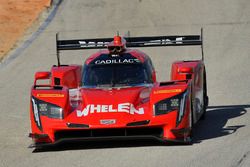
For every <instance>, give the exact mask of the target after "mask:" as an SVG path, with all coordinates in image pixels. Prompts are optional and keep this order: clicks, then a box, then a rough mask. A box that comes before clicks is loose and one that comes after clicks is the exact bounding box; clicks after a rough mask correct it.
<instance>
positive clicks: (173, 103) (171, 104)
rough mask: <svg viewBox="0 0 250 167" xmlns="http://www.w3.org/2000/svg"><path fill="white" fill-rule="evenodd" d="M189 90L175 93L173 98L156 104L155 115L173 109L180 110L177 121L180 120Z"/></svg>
mask: <svg viewBox="0 0 250 167" xmlns="http://www.w3.org/2000/svg"><path fill="white" fill-rule="evenodd" d="M187 95H188V91H185V92H183V93H181V94H178V95H175V96H173V97H171V98H168V99H164V100H161V101H159V102H158V103H156V104H155V105H154V115H156V116H157V115H163V114H167V113H169V112H171V111H174V110H177V111H178V118H177V122H180V121H181V119H182V117H183V115H184V111H185V104H186V100H187Z"/></svg>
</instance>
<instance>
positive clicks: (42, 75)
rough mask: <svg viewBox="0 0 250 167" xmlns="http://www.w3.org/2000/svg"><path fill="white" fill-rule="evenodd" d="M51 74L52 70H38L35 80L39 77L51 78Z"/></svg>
mask: <svg viewBox="0 0 250 167" xmlns="http://www.w3.org/2000/svg"><path fill="white" fill-rule="evenodd" d="M50 75H51V73H50V72H47V71H44V72H36V75H35V80H38V79H49V78H50Z"/></svg>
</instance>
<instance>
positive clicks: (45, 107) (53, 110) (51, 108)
mask: <svg viewBox="0 0 250 167" xmlns="http://www.w3.org/2000/svg"><path fill="white" fill-rule="evenodd" d="M32 101H33V102H35V105H36V109H37V110H38V112H39V114H40V115H43V116H47V117H49V118H56V119H63V109H62V108H61V107H59V106H57V105H55V104H51V103H48V102H45V101H42V100H39V99H35V98H32Z"/></svg>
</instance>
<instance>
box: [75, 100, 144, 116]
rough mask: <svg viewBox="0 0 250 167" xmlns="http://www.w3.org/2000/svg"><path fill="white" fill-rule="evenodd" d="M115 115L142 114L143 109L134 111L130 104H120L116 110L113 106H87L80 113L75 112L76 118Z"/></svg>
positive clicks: (78, 111)
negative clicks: (93, 115)
mask: <svg viewBox="0 0 250 167" xmlns="http://www.w3.org/2000/svg"><path fill="white" fill-rule="evenodd" d="M107 112H110V113H115V112H121V113H122V112H123V113H129V114H144V109H143V108H139V109H138V110H137V109H135V107H134V105H133V104H131V103H121V104H118V106H117V108H113V105H99V104H97V105H95V104H88V105H87V106H86V107H85V108H84V109H83V110H82V111H81V110H77V111H76V115H77V117H85V116H88V115H89V114H93V113H107Z"/></svg>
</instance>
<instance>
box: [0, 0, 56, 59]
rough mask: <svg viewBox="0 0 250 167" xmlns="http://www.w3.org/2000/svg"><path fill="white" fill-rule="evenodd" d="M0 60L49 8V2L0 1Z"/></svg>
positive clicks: (47, 0)
mask: <svg viewBox="0 0 250 167" xmlns="http://www.w3.org/2000/svg"><path fill="white" fill-rule="evenodd" d="M0 4H1V5H0V60H1V59H2V58H3V57H4V56H5V55H6V54H7V53H8V52H9V51H10V50H11V49H12V48H13V47H14V46H15V43H16V42H17V41H18V40H19V39H20V38H21V37H22V36H23V35H24V34H25V32H26V30H27V29H28V28H29V27H30V26H31V25H32V23H33V22H34V21H35V20H36V19H37V18H38V17H39V15H40V14H41V12H42V11H43V10H44V9H46V8H48V7H50V4H51V0H7V1H6V0H0Z"/></svg>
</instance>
